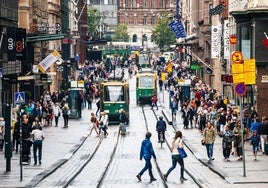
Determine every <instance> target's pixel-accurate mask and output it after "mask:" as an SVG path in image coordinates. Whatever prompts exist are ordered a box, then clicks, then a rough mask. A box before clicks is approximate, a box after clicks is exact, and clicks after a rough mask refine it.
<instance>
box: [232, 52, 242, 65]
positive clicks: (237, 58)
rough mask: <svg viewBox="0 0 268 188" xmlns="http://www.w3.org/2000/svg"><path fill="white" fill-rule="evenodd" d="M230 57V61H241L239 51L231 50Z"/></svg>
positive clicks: (239, 62)
mask: <svg viewBox="0 0 268 188" xmlns="http://www.w3.org/2000/svg"><path fill="white" fill-rule="evenodd" d="M231 57H232V62H233V63H235V64H241V63H242V62H243V55H242V53H241V52H239V51H233V53H232V56H231Z"/></svg>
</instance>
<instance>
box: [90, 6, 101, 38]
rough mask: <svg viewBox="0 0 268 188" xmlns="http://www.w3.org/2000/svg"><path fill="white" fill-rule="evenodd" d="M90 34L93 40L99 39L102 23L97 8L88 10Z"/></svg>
mask: <svg viewBox="0 0 268 188" xmlns="http://www.w3.org/2000/svg"><path fill="white" fill-rule="evenodd" d="M87 15H88V19H87V20H88V21H87V23H88V34H89V37H90V38H92V39H96V38H98V37H99V25H100V21H101V15H100V11H99V10H98V9H97V8H94V7H90V8H89V9H88V14H87Z"/></svg>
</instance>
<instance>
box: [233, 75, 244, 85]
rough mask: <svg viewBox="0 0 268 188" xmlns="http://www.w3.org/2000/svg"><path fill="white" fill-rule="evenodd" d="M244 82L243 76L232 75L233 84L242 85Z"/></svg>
mask: <svg viewBox="0 0 268 188" xmlns="http://www.w3.org/2000/svg"><path fill="white" fill-rule="evenodd" d="M243 82H244V74H233V83H234V84H237V83H243Z"/></svg>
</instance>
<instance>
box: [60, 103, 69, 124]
mask: <svg viewBox="0 0 268 188" xmlns="http://www.w3.org/2000/svg"><path fill="white" fill-rule="evenodd" d="M69 114H70V109H69V106H68V104H67V103H65V104H64V106H63V108H62V117H63V121H64V126H63V127H64V128H67V127H68V123H69Z"/></svg>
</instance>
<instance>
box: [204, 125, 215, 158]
mask: <svg viewBox="0 0 268 188" xmlns="http://www.w3.org/2000/svg"><path fill="white" fill-rule="evenodd" d="M216 135H217V132H216V130H215V128H214V126H213V125H212V123H210V122H207V127H206V128H205V129H204V133H203V136H204V137H203V140H204V142H205V145H206V149H207V156H208V162H211V161H212V160H214V158H213V146H214V142H215V139H216Z"/></svg>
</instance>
